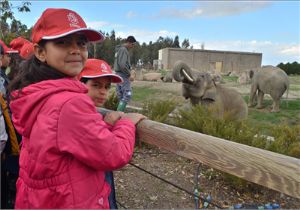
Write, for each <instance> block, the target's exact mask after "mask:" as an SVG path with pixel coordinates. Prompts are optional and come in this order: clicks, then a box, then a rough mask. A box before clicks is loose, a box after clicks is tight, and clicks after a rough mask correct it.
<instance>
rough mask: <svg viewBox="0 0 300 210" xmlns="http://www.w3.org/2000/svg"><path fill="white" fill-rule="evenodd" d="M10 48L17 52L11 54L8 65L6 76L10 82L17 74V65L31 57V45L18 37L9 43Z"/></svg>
mask: <svg viewBox="0 0 300 210" xmlns="http://www.w3.org/2000/svg"><path fill="white" fill-rule="evenodd" d="M10 46H11V48H12V49H13V50H17V51H18V52H19V53H13V54H11V60H10V64H9V67H10V71H9V73H8V74H7V77H8V79H9V80H12V79H13V78H14V76H15V75H16V74H17V73H18V72H17V71H18V69H19V65H21V64H22V62H23V61H24V60H26V59H28V58H29V57H31V56H32V55H33V44H32V43H31V42H30V41H28V40H27V39H24V38H23V37H18V38H15V39H13V40H12V41H11V42H10Z"/></svg>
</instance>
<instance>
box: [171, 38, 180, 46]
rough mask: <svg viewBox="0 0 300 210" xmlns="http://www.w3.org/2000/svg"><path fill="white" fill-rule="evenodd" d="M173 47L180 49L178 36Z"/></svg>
mask: <svg viewBox="0 0 300 210" xmlns="http://www.w3.org/2000/svg"><path fill="white" fill-rule="evenodd" d="M172 47H175V48H180V44H179V37H178V35H176V36H175V39H174V42H173V45H172Z"/></svg>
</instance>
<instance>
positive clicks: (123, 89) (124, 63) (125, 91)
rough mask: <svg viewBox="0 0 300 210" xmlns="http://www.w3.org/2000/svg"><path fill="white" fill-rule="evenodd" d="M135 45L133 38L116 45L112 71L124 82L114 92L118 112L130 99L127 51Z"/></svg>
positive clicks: (129, 37) (129, 66) (122, 109)
mask: <svg viewBox="0 0 300 210" xmlns="http://www.w3.org/2000/svg"><path fill="white" fill-rule="evenodd" d="M135 44H136V39H135V38H134V36H128V37H127V39H126V41H125V43H124V44H122V45H117V46H116V49H115V60H114V71H115V72H116V74H117V75H119V76H121V77H122V78H123V81H124V82H123V83H120V84H117V86H116V92H117V96H118V99H119V104H118V108H117V110H118V111H124V110H125V108H126V105H127V104H128V102H129V101H130V100H131V97H132V88H131V81H130V72H131V64H130V55H129V51H128V50H129V49H131V48H133V47H134V45H135Z"/></svg>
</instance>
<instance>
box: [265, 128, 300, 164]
mask: <svg viewBox="0 0 300 210" xmlns="http://www.w3.org/2000/svg"><path fill="white" fill-rule="evenodd" d="M271 133H272V136H273V137H274V141H273V142H272V143H271V144H270V145H269V147H268V148H267V149H268V150H270V151H273V152H277V153H281V154H284V155H289V156H292V157H296V158H300V126H299V125H294V126H291V125H287V124H281V125H275V126H273V127H272V128H271Z"/></svg>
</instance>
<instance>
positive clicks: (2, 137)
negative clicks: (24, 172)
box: [0, 45, 8, 200]
mask: <svg viewBox="0 0 300 210" xmlns="http://www.w3.org/2000/svg"><path fill="white" fill-rule="evenodd" d="M3 55H4V49H3V47H2V45H0V67H1V66H2V61H1V60H2V57H3ZM7 138H8V136H7V133H6V126H5V121H4V117H3V111H2V107H1V106H0V153H1V154H2V152H3V150H4V148H5V145H6V142H7ZM1 171H2V170H1ZM1 200H2V199H1Z"/></svg>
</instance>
